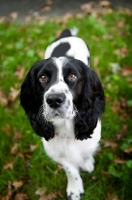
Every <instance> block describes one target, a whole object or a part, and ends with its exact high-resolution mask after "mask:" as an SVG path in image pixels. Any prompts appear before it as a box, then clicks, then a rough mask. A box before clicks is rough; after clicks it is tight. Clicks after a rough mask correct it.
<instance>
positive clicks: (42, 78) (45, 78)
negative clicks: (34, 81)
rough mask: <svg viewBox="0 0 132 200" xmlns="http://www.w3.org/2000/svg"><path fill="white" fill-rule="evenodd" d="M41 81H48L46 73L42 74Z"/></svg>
mask: <svg viewBox="0 0 132 200" xmlns="http://www.w3.org/2000/svg"><path fill="white" fill-rule="evenodd" d="M39 80H40V82H44V83H46V82H47V81H48V77H47V76H46V75H42V76H41V77H40V78H39Z"/></svg>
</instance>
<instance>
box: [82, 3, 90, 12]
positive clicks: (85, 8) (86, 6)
mask: <svg viewBox="0 0 132 200" xmlns="http://www.w3.org/2000/svg"><path fill="white" fill-rule="evenodd" d="M81 10H82V11H83V12H84V13H85V14H90V13H91V10H92V5H91V3H85V4H82V5H81Z"/></svg>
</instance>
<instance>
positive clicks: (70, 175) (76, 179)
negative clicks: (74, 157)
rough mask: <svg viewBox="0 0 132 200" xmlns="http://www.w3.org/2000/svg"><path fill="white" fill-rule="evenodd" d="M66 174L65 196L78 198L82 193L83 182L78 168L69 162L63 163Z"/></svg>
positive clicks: (75, 199) (72, 198) (73, 198)
mask: <svg viewBox="0 0 132 200" xmlns="http://www.w3.org/2000/svg"><path fill="white" fill-rule="evenodd" d="M63 169H64V170H65V172H66V175H67V180H68V184H67V197H68V199H69V200H80V199H81V196H82V195H83V194H84V189H83V182H82V179H81V176H80V174H79V170H78V169H77V168H76V167H74V166H73V165H70V164H65V165H63Z"/></svg>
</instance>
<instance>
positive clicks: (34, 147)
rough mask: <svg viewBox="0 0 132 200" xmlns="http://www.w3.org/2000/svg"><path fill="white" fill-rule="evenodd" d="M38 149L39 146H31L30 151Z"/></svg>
mask: <svg viewBox="0 0 132 200" xmlns="http://www.w3.org/2000/svg"><path fill="white" fill-rule="evenodd" d="M37 148H38V145H30V151H34V150H35V149H37Z"/></svg>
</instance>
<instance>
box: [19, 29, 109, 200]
mask: <svg viewBox="0 0 132 200" xmlns="http://www.w3.org/2000/svg"><path fill="white" fill-rule="evenodd" d="M89 58H90V53H89V50H88V48H87V46H86V44H85V42H84V41H83V40H82V39H81V38H78V37H76V36H75V34H74V30H68V29H67V30H64V31H63V32H62V33H61V35H60V36H59V37H58V38H57V39H56V40H55V41H54V42H53V43H52V44H51V45H49V46H48V48H47V49H46V52H45V60H42V61H39V62H37V63H36V64H34V66H33V67H32V68H31V69H30V71H29V72H28V74H27V76H26V78H25V80H24V82H23V84H22V86H21V92H20V101H21V105H22V107H23V108H24V110H25V112H26V114H27V116H28V118H29V120H30V122H31V125H32V127H33V129H34V131H35V132H36V133H37V134H38V135H39V136H40V137H41V138H42V142H43V145H44V148H45V151H46V153H47V154H48V156H49V157H51V158H52V159H53V160H54V161H55V162H57V163H60V164H61V165H62V166H63V169H64V170H65V172H66V176H67V180H68V184H67V190H66V191H67V196H68V198H69V199H71V200H79V199H80V198H81V194H83V193H84V188H83V182H82V179H81V177H80V174H79V169H82V170H85V171H87V172H89V173H90V172H92V171H93V170H94V158H93V155H94V153H95V152H96V150H97V148H98V142H99V140H100V137H101V121H100V117H101V114H102V113H103V111H104V107H105V97H104V92H103V88H102V85H101V82H100V80H99V78H98V76H97V74H96V73H95V72H93V71H92V70H91V69H90V67H89V66H90V65H89Z"/></svg>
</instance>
